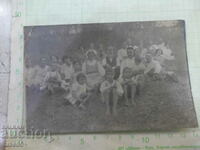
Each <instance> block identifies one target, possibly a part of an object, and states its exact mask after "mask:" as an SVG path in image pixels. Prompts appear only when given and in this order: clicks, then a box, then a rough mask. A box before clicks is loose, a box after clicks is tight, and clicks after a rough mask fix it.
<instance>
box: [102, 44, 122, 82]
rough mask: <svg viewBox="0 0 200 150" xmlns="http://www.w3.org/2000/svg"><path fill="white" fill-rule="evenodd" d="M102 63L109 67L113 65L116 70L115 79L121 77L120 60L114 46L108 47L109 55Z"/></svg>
mask: <svg viewBox="0 0 200 150" xmlns="http://www.w3.org/2000/svg"><path fill="white" fill-rule="evenodd" d="M102 64H103V66H104V67H106V66H108V67H111V68H112V69H113V70H114V72H115V76H114V79H115V80H117V79H118V78H119V75H120V61H119V59H118V58H117V57H116V55H115V53H114V47H112V46H110V47H108V50H107V56H106V57H105V58H104V59H103V62H102Z"/></svg>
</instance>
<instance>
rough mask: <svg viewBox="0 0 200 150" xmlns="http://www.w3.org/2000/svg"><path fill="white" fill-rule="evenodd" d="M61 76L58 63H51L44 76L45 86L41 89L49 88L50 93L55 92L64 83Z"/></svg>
mask: <svg viewBox="0 0 200 150" xmlns="http://www.w3.org/2000/svg"><path fill="white" fill-rule="evenodd" d="M62 82H63V81H62V79H61V76H60V74H59V71H58V68H57V66H56V65H51V67H50V69H49V71H48V72H47V74H46V76H45V78H44V83H45V84H44V86H43V87H41V88H40V89H41V90H43V89H45V88H47V90H48V92H49V93H50V94H54V93H55V90H56V89H58V88H59V87H60V85H61V83H62Z"/></svg>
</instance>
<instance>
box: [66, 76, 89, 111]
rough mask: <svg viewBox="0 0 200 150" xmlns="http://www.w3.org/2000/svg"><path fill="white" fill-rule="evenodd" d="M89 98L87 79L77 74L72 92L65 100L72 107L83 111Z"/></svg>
mask: <svg viewBox="0 0 200 150" xmlns="http://www.w3.org/2000/svg"><path fill="white" fill-rule="evenodd" d="M89 97H90V92H89V89H88V86H87V78H86V76H85V74H83V73H79V74H78V75H77V77H76V82H74V83H73V84H72V90H71V93H70V94H69V95H68V97H67V99H68V100H69V102H70V103H71V104H72V105H73V106H76V107H79V108H82V109H85V103H86V102H87V100H88V99H89Z"/></svg>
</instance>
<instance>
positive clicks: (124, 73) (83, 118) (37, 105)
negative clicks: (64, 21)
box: [24, 20, 198, 134]
mask: <svg viewBox="0 0 200 150" xmlns="http://www.w3.org/2000/svg"><path fill="white" fill-rule="evenodd" d="M24 83H25V85H24V91H25V102H26V125H27V128H34V129H37V130H42V129H48V130H49V131H50V132H52V133H55V134H62V133H88V132H116V131H141V130H149V131H151V130H172V129H180V128H192V127H197V126H198V123H197V118H196V113H195V108H194V104H193V99H192V93H191V86H190V79H189V71H188V64H187V53H186V35H185V23H184V21H182V20H173V21H147V22H119V23H93V24H71V25H52V26H50V25H48V26H26V27H24Z"/></svg>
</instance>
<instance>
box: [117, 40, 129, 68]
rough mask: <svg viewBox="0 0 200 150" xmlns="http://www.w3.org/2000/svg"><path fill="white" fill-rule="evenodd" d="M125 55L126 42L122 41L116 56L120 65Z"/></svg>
mask: <svg viewBox="0 0 200 150" xmlns="http://www.w3.org/2000/svg"><path fill="white" fill-rule="evenodd" d="M126 57H127V44H126V42H123V43H122V48H121V49H119V50H118V52H117V58H118V60H119V63H120V65H121V63H122V61H123V60H124V59H126Z"/></svg>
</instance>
